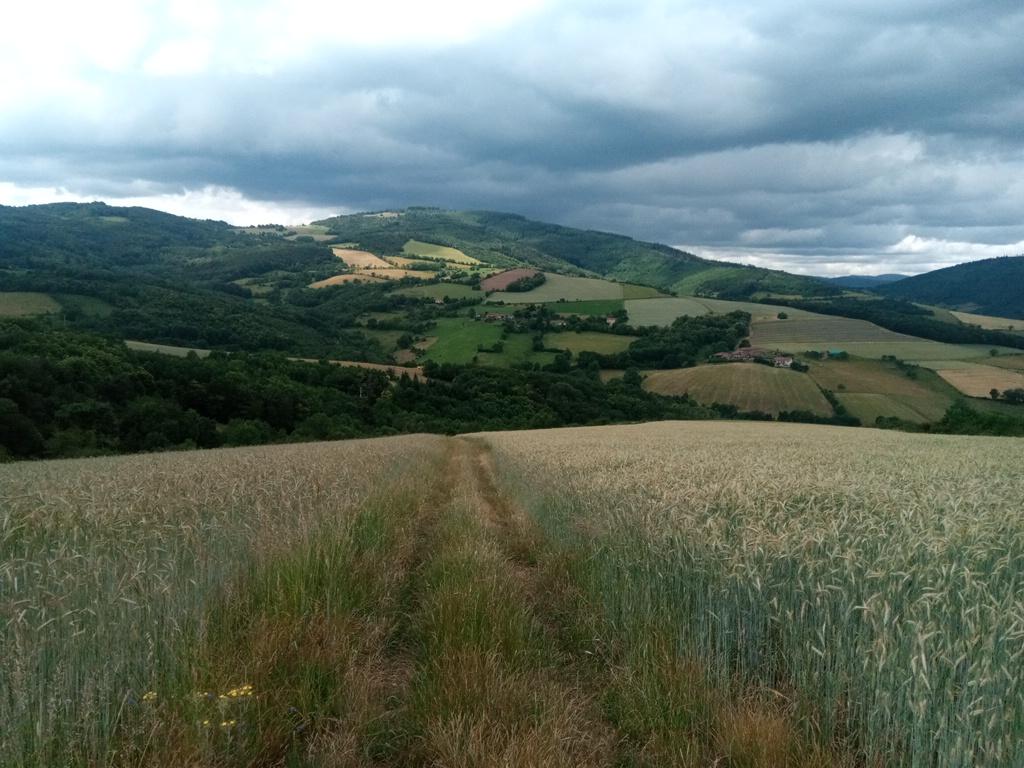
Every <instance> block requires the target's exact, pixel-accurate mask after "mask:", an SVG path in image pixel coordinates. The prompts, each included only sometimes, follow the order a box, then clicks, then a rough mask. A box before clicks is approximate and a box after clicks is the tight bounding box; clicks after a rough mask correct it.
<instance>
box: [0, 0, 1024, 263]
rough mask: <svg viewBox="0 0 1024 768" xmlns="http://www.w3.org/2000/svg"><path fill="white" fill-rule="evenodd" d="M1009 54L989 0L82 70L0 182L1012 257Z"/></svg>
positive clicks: (777, 255)
mask: <svg viewBox="0 0 1024 768" xmlns="http://www.w3.org/2000/svg"><path fill="white" fill-rule="evenodd" d="M1021 39H1024V8H1022V7H1021V5H1020V3H1019V2H1001V1H997V0H991V1H989V2H976V3H970V4H965V3H962V2H944V1H935V2H903V3H898V4H894V3H883V2H878V1H877V0H860V1H859V2H844V3H828V4H823V3H819V2H803V3H794V2H775V3H772V2H767V3H765V2H761V3H756V4H755V3H750V2H723V3H718V4H714V5H711V4H708V5H707V6H697V5H695V4H681V3H658V2H652V3H647V4H640V5H637V4H635V3H617V2H604V3H584V2H579V3H562V4H552V5H550V6H547V7H545V8H544V9H543V10H541V11H540V12H537V13H533V14H529V15H527V16H525V17H524V18H521V19H520V20H519V21H517V22H515V23H513V24H511V25H507V26H503V27H501V28H499V29H497V30H495V31H491V32H488V33H487V34H485V35H483V36H480V37H477V38H475V39H473V40H471V41H470V42H462V43H458V44H450V45H441V46H433V47H424V46H415V45H408V44H404V45H383V46H378V47H374V48H368V47H360V48H357V49H356V48H352V47H351V46H349V47H346V46H325V45H317V46H311V48H310V51H308V52H306V54H305V55H303V56H302V57H299V58H297V59H294V60H290V61H289V63H287V65H282V66H280V67H278V68H276V69H275V70H274V72H273V73H272V74H268V73H267V72H263V71H259V70H258V68H257V69H254V70H253V71H245V70H244V68H241V69H240V68H237V67H235V68H232V67H227V66H222V67H217V66H211V68H210V71H205V72H202V73H199V74H196V75H180V76H173V77H154V76H152V75H148V74H145V73H143V72H142V71H141V70H128V71H119V72H92V73H89V75H88V77H87V78H86V79H87V80H88V82H89V84H90V85H91V87H92V88H94V89H95V91H96V93H97V94H98V95H96V97H95V100H94V102H93V103H88V104H84V105H83V104H79V103H74V102H72V103H67V102H65V101H62V100H57V99H53V100H43V101H39V100H36V101H35V102H34V103H33V104H31V105H30V106H27V107H22V106H21V105H17V104H15V105H13V106H12V105H10V104H8V105H6V106H5V107H4V108H3V110H2V111H0V181H9V182H14V183H16V184H22V185H26V186H32V185H34V186H52V185H59V186H62V187H66V188H68V189H70V190H74V191H80V192H82V193H83V194H93V195H96V196H112V197H116V196H118V195H119V194H120V195H128V194H134V193H136V192H137V191H138V190H139V188H140V184H142V185H143V186H144V187H145V188H146V189H147V190H149V191H151V192H153V191H163V192H173V191H175V190H177V189H183V188H190V189H194V188H198V187H203V186H206V185H219V186H225V187H232V188H235V189H237V190H239V191H240V192H242V193H243V194H244V195H245V196H247V197H249V198H253V199H257V200H265V201H274V200H303V201H306V202H308V203H310V204H314V205H317V206H328V207H332V206H336V207H338V208H339V209H340V208H347V209H361V208H369V209H378V208H383V207H392V206H402V205H407V204H435V205H442V206H449V207H460V208H464V207H468V208H497V209H508V210H515V211H519V212H522V213H525V214H528V215H532V216H536V217H539V218H543V219H548V220H556V221H561V222H564V223H567V224H573V225H580V226H588V227H596V228H603V229H610V230H617V231H622V232H626V233H629V234H632V235H636V236H639V237H642V238H645V239H652V240H661V241H667V242H672V243H678V244H685V245H690V246H705V247H709V248H713V249H718V251H717V252H720V253H727V254H731V255H734V256H736V257H737V258H743V257H744V256H746V257H749V259H748V260H757V259H761V260H767V261H765V263H769V262H771V263H778V264H783V265H785V266H787V267H790V268H801V269H803V271H809V270H808V268H807V265H813V267H814V268H815V269H818V268H819V267H820V268H821V269H825V268H828V269H831V270H833V271H842V268H841V267H836V266H835V264H836V263H840V264H841V263H848V264H849V265H850V266H851V268H857V269H866V270H869V271H870V268H871V267H872V266H877V267H878V268H879V269H884V270H886V271H889V270H893V269H900V268H907V269H913V270H916V269H921V268H928V266H929V265H931V264H936V263H940V262H942V261H955V260H957V259H958V258H960V257H962V258H974V257H979V256H981V255H988V254H989V252H988V251H986V250H984V248H985V247H986V246H990V247H993V248H998V247H1002V246H1003V244H1018V243H1020V242H1021V241H1024V223H1022V222H1021V220H1020V215H1019V212H1020V211H1021V210H1022V209H1024V183H1022V181H1021V179H1022V178H1024V175H1022V173H1021V171H1022V170H1024V132H1022V131H1021V130H1020V126H1021V124H1022V120H1024V88H1022V85H1024V74H1022V73H1024V46H1021V45H1020V44H1019V41H1020V40H1021ZM907 238H917V239H916V240H910V241H908V240H907ZM899 243H903V245H902V246H901V247H902V249H903V250H900V249H899V248H897V247H896V246H897V244H899ZM957 244H960V245H957ZM930 257H933V258H932V260H931V261H929V260H928V259H929V258H930ZM830 264H831V265H832V266H829V265H830ZM801 265H803V266H802V267H801Z"/></svg>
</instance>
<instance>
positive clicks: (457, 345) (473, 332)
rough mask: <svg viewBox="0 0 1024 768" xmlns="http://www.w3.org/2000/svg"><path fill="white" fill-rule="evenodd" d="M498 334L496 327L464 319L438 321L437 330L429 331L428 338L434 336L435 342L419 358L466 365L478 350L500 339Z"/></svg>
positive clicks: (444, 318) (498, 329) (499, 332)
mask: <svg viewBox="0 0 1024 768" xmlns="http://www.w3.org/2000/svg"><path fill="white" fill-rule="evenodd" d="M501 331H502V328H501V325H500V324H499V325H495V324H493V323H484V322H482V321H479V320H472V319H470V318H468V317H442V318H438V320H437V327H436V328H435V329H434V330H432V331H430V335H431V336H437V341H435V342H434V343H433V344H432V345H431V346H430V348H429V349H427V350H426V352H424V353H423V359H424V360H433V361H434V362H435V363H461V364H466V363H469V362H471V361H472V360H473V358H474V357H476V356H477V354H478V351H477V348H478V347H480V346H481V345H482V346H485V347H490V346H492V345H493V344H494V343H495V342H497V341H498V340H499V339H501Z"/></svg>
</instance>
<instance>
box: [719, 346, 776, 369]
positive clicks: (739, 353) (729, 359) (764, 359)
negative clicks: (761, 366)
mask: <svg viewBox="0 0 1024 768" xmlns="http://www.w3.org/2000/svg"><path fill="white" fill-rule="evenodd" d="M714 359H715V360H718V361H720V362H726V363H758V362H761V363H770V364H771V365H773V366H775V367H776V368H791V367H793V358H792V357H790V356H789V355H782V354H779V353H778V352H769V351H768V350H767V349H762V348H761V347H741V348H740V349H734V350H733V351H731V352H718V353H716V354H715V355H714Z"/></svg>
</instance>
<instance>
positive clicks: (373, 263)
mask: <svg viewBox="0 0 1024 768" xmlns="http://www.w3.org/2000/svg"><path fill="white" fill-rule="evenodd" d="M331 253H333V254H334V255H335V256H337V257H338V258H339V259H341V260H342V261H343V262H345V265H346V266H348V267H350V268H351V269H366V268H373V269H390V268H391V265H390V264H388V263H387V262H386V261H384V259H382V258H381V257H380V256H374V255H373V254H372V253H370V252H369V251H357V250H355V249H352V248H331Z"/></svg>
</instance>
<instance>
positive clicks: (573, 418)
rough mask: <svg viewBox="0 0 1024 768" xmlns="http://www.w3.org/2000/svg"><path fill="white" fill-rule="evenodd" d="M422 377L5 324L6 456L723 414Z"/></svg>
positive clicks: (1, 354)
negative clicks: (170, 349)
mask: <svg viewBox="0 0 1024 768" xmlns="http://www.w3.org/2000/svg"><path fill="white" fill-rule="evenodd" d="M427 375H428V377H429V378H428V379H427V380H426V381H420V380H414V379H410V378H408V377H402V378H400V379H399V380H397V381H395V382H392V381H391V380H389V378H388V377H387V376H386V375H385V374H384V373H381V372H379V371H373V370H366V369H362V368H355V367H342V366H337V365H332V364H329V363H327V362H320V363H304V362H297V361H292V360H289V359H287V358H286V357H284V356H282V355H280V354H275V353H270V352H262V353H240V354H232V355H229V354H223V353H218V354H213V355H211V356H209V357H207V358H199V357H197V356H195V355H192V356H189V357H186V358H178V357H172V356H168V355H158V354H148V353H139V352H133V351H131V350H129V349H127V348H126V347H125V346H124V345H122V344H119V343H116V342H114V341H110V340H107V339H103V338H100V337H97V336H94V335H91V334H85V333H80V332H76V331H61V330H54V329H53V328H52V327H50V326H49V325H48V324H46V323H42V322H38V321H34V322H29V321H21V322H13V321H8V322H3V323H0V458H2V457H7V458H30V457H62V456H79V455H95V454H102V453H119V452H132V451H151V450H160V449H166V448H183V447H200V448H210V447H216V446H221V445H248V444H256V443H267V442H277V441H285V440H320V439H335V438H348V437H360V436H371V435H386V434H394V433H399V432H442V433H455V432H470V431H478V430H492V429H535V428H545V427H557V426H568V425H586V424H605V423H613V422H623V421H644V420H655V419H687V418H713V417H714V416H715V415H716V414H715V412H714V411H712V410H709V409H705V408H700V407H698V406H696V405H694V404H693V403H690V402H689V401H687V400H686V399H680V398H672V399H670V398H663V397H659V396H657V395H652V394H649V393H647V392H645V391H643V390H642V389H641V388H640V387H639V381H638V378H636V379H627V380H626V381H622V382H614V381H613V382H609V383H607V384H605V383H602V382H601V381H600V379H599V378H598V377H597V375H596V371H584V370H575V371H569V372H562V373H557V372H554V371H538V370H515V369H511V370H509V369H492V368H484V367H475V366H450V365H445V366H435V365H429V366H428V367H427Z"/></svg>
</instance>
